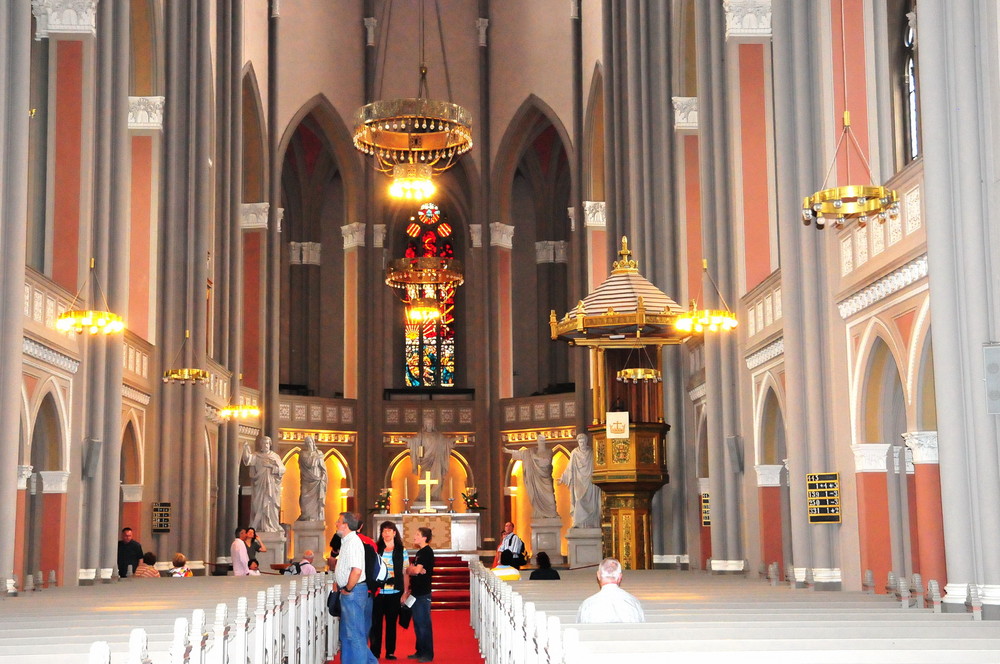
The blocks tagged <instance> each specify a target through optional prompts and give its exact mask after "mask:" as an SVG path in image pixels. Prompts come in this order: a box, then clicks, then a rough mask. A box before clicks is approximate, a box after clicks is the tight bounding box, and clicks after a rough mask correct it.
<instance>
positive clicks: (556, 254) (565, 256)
mask: <svg viewBox="0 0 1000 664" xmlns="http://www.w3.org/2000/svg"><path fill="white" fill-rule="evenodd" d="M552 254H553V255H552V260H553V261H554V262H556V263H568V262H569V242H567V241H566V240H556V241H555V242H553V243H552Z"/></svg>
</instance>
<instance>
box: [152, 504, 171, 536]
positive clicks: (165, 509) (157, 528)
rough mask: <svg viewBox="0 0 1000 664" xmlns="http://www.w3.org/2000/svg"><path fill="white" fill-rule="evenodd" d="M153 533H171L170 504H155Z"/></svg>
mask: <svg viewBox="0 0 1000 664" xmlns="http://www.w3.org/2000/svg"><path fill="white" fill-rule="evenodd" d="M153 532H154V533H169V532H170V503H153Z"/></svg>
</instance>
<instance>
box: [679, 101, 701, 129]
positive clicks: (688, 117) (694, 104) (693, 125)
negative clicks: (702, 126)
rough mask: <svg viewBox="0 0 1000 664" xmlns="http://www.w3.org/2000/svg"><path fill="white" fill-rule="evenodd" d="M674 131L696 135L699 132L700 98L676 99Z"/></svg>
mask: <svg viewBox="0 0 1000 664" xmlns="http://www.w3.org/2000/svg"><path fill="white" fill-rule="evenodd" d="M673 104H674V131H676V132H678V133H681V134H694V133H697V131H698V98H697V97H674V98H673Z"/></svg>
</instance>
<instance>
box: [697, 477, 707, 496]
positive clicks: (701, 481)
mask: <svg viewBox="0 0 1000 664" xmlns="http://www.w3.org/2000/svg"><path fill="white" fill-rule="evenodd" d="M698 493H708V478H707V477H699V478H698Z"/></svg>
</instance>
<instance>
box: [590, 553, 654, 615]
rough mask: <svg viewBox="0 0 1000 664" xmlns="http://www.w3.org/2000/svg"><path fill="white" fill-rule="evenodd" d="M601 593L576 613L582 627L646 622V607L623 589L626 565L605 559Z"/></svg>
mask: <svg viewBox="0 0 1000 664" xmlns="http://www.w3.org/2000/svg"><path fill="white" fill-rule="evenodd" d="M597 582H598V583H599V584H601V589H600V590H598V591H597V592H596V593H594V594H593V595H591V596H590V597H588V598H587V599H585V600H583V604H581V605H580V610H579V611H577V613H576V621H577V622H578V623H641V622H646V614H645V613H643V611H642V604H640V603H639V600H637V599H636V598H635V597H633V596H632V595H631V594H630V593H628V592H627V591H625V590H622V589H621V582H622V564H621V563H620V562H618V561H617V560H615V559H614V558H605V559H604V560H602V561H601V564H600V565H599V566H598V568H597Z"/></svg>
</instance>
